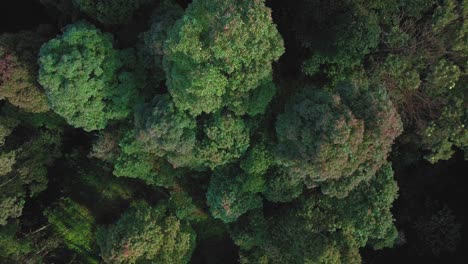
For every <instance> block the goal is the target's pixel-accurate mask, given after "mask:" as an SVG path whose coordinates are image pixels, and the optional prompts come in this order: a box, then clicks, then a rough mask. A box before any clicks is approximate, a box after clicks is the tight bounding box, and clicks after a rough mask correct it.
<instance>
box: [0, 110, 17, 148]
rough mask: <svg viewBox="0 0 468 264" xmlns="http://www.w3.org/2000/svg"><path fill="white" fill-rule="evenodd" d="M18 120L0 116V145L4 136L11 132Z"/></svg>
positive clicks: (0, 145) (3, 141)
mask: <svg viewBox="0 0 468 264" xmlns="http://www.w3.org/2000/svg"><path fill="white" fill-rule="evenodd" d="M18 123H19V121H18V120H16V119H15V118H11V117H6V116H3V115H2V116H0V147H2V146H3V145H4V144H5V140H6V138H7V137H8V136H9V135H10V134H11V132H13V129H14V128H15V127H16V126H17V125H18Z"/></svg>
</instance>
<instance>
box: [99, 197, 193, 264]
mask: <svg viewBox="0 0 468 264" xmlns="http://www.w3.org/2000/svg"><path fill="white" fill-rule="evenodd" d="M195 238H196V235H195V233H194V231H193V229H192V228H191V226H190V225H189V224H188V223H187V222H184V221H181V220H179V219H177V217H175V216H174V215H173V214H171V213H169V212H168V208H167V205H166V204H164V203H160V204H158V205H156V206H155V207H151V206H150V205H148V204H147V203H145V202H139V203H136V204H135V205H134V206H132V207H131V208H130V209H129V210H128V211H126V212H125V213H124V214H123V215H122V217H121V218H120V219H119V220H118V221H117V223H115V224H114V225H111V226H109V227H107V228H101V229H100V230H99V231H98V244H99V247H100V249H101V256H102V258H103V259H104V261H105V262H106V263H129V264H131V263H174V264H175V263H188V261H189V259H190V256H191V254H192V252H193V249H194V247H195Z"/></svg>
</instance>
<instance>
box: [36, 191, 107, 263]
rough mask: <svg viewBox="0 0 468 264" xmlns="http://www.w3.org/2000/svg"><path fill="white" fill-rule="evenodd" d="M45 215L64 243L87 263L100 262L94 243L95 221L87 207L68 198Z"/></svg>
mask: <svg viewBox="0 0 468 264" xmlns="http://www.w3.org/2000/svg"><path fill="white" fill-rule="evenodd" d="M45 216H46V217H47V220H48V222H49V224H50V225H51V227H52V229H53V230H54V232H55V233H57V234H58V235H59V236H60V237H61V238H62V239H63V243H64V245H65V246H66V247H67V248H68V249H70V250H71V251H73V252H74V253H76V254H77V256H78V258H79V259H81V260H82V261H86V262H87V263H99V262H98V259H97V254H96V250H95V249H96V246H95V244H94V241H95V240H94V236H95V226H94V225H95V223H94V218H93V216H92V215H91V213H90V212H89V211H88V209H86V207H84V206H82V205H80V204H77V203H76V202H74V201H72V200H71V199H69V198H67V199H64V200H62V201H60V203H59V204H58V206H57V207H55V208H52V209H49V210H47V211H46V212H45Z"/></svg>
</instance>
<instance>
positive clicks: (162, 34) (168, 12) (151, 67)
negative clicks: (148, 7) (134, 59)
mask: <svg viewBox="0 0 468 264" xmlns="http://www.w3.org/2000/svg"><path fill="white" fill-rule="evenodd" d="M183 14H184V10H183V9H182V7H180V6H179V5H177V4H176V3H174V1H171V0H164V1H162V2H161V3H160V4H159V5H158V7H157V8H156V9H155V11H154V12H153V14H152V16H151V19H150V28H149V30H148V31H146V32H143V33H141V34H140V41H139V43H138V44H137V48H138V55H139V58H140V60H141V61H142V64H143V67H144V68H145V69H146V71H147V77H148V78H149V79H150V81H149V82H148V85H151V87H148V90H150V91H151V92H152V93H153V94H151V95H153V96H154V90H155V88H156V87H157V86H159V84H160V82H161V81H163V80H165V79H166V76H165V74H164V68H163V57H164V51H163V48H164V41H166V38H167V35H168V33H169V30H170V29H171V27H172V26H173V25H174V24H175V22H176V21H177V19H179V18H181V17H182V15H183Z"/></svg>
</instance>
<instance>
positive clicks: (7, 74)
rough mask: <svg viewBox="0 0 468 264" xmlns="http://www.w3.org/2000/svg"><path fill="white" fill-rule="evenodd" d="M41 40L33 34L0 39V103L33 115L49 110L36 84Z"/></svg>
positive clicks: (21, 33)
mask: <svg viewBox="0 0 468 264" xmlns="http://www.w3.org/2000/svg"><path fill="white" fill-rule="evenodd" d="M44 41H45V38H44V36H41V35H40V34H39V33H35V32H28V31H24V32H19V33H16V34H9V33H5V34H3V35H1V36H0V99H6V100H8V102H10V103H11V104H13V105H15V106H17V107H19V108H21V109H23V110H25V111H27V112H33V113H39V112H45V111H48V110H49V106H48V105H47V98H46V96H45V94H44V91H43V90H42V88H41V87H40V85H39V83H38V82H37V70H38V67H37V64H36V61H37V53H38V51H39V48H40V46H41V44H42V43H43V42H44Z"/></svg>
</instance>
